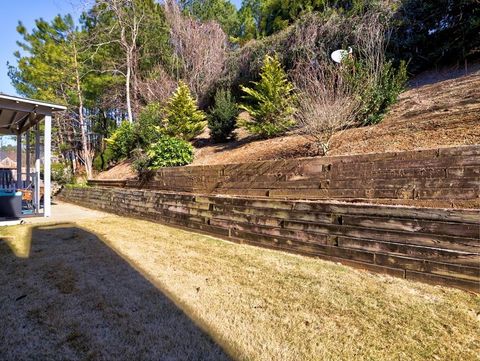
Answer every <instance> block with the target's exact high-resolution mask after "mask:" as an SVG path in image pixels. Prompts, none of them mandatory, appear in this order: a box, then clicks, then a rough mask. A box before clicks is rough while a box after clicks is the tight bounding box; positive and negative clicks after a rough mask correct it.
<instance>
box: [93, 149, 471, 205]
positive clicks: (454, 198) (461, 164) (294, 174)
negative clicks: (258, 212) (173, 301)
mask: <svg viewBox="0 0 480 361" xmlns="http://www.w3.org/2000/svg"><path fill="white" fill-rule="evenodd" d="M479 179H480V146H465V147H454V148H441V149H430V150H420V151H409V152H401V153H379V154H365V155H353V156H338V157H319V158H303V159H291V160H277V161H264V162H252V163H242V164H227V165H212V166H190V167H178V168H165V169H162V170H159V171H158V172H156V174H155V175H154V177H153V178H152V179H151V180H150V181H148V182H146V183H143V184H142V183H140V182H138V181H135V180H130V181H91V184H95V185H101V186H122V187H123V186H126V187H132V188H145V189H155V190H165V191H174V192H179V191H180V192H189V193H201V194H226V195H240V196H254V197H269V198H277V199H279V198H283V199H341V200H368V201H369V202H373V203H386V204H391V203H394V204H406V205H421V206H433V207H460V208H474V207H477V208H478V206H479V205H480V182H479Z"/></svg>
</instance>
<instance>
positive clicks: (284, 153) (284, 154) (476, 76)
mask: <svg viewBox="0 0 480 361" xmlns="http://www.w3.org/2000/svg"><path fill="white" fill-rule="evenodd" d="M479 68H480V66H476V67H473V68H472V69H473V70H472V71H471V73H470V74H468V75H465V76H458V72H457V71H454V72H447V73H446V74H440V73H438V72H429V73H425V74H422V75H421V76H418V77H416V78H415V79H413V80H412V83H414V85H415V87H412V88H411V89H408V90H406V91H405V92H403V93H402V94H401V95H400V97H399V101H398V103H397V104H395V105H394V106H393V107H392V109H391V110H390V112H388V113H387V115H386V117H385V119H384V120H383V121H382V122H381V123H379V124H376V125H372V126H368V127H362V128H355V129H348V130H345V131H342V132H338V133H336V134H335V135H334V136H333V140H332V145H331V150H330V153H329V154H330V155H346V154H362V153H370V152H392V151H405V150H414V149H422V148H436V147H443V146H458V145H471V144H479V143H480V95H479V93H478V89H479V88H480V69H479ZM450 76H458V77H455V78H453V79H450V78H449V77H450ZM439 77H440V80H438V79H439ZM445 77H447V78H449V79H447V80H441V79H442V78H445ZM432 81H436V82H434V83H427V84H425V85H417V84H419V83H420V84H422V83H425V82H432ZM242 134H243V136H242V135H241V134H240V135H239V137H238V140H237V141H234V142H230V143H227V144H214V143H210V142H209V141H208V134H203V135H201V136H200V137H198V139H197V142H196V143H197V148H196V149H195V160H194V162H193V165H208V164H227V163H239V162H248V161H256V160H270V159H286V158H296V157H308V156H315V155H318V150H317V149H315V148H314V147H313V148H312V143H311V141H310V140H309V139H308V138H305V137H303V136H301V135H295V134H292V135H287V136H284V137H278V138H273V139H267V140H252V137H251V136H249V135H248V134H245V132H243V133H242ZM129 164H130V163H129V162H127V163H125V162H123V163H121V164H120V165H118V166H115V167H113V168H111V169H110V170H108V171H105V172H102V173H100V174H99V175H98V176H97V177H98V178H99V179H122V178H131V177H134V176H135V172H134V171H133V169H131V167H130V166H129Z"/></svg>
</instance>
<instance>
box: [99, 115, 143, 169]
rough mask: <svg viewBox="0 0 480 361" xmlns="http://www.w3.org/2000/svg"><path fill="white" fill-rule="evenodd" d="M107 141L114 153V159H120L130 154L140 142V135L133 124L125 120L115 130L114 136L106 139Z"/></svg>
mask: <svg viewBox="0 0 480 361" xmlns="http://www.w3.org/2000/svg"><path fill="white" fill-rule="evenodd" d="M106 142H107V147H108V148H109V149H110V151H111V153H112V159H113V160H115V161H118V160H120V159H124V158H128V157H129V156H130V153H131V152H132V150H134V149H135V148H136V145H137V143H138V135H137V134H136V132H135V128H134V126H133V124H131V123H129V122H127V121H124V122H122V124H121V125H120V126H119V127H118V128H117V129H116V130H115V131H114V132H113V134H112V136H111V137H110V138H107V139H106Z"/></svg>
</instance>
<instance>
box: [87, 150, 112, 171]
mask: <svg viewBox="0 0 480 361" xmlns="http://www.w3.org/2000/svg"><path fill="white" fill-rule="evenodd" d="M113 161H114V159H113V152H112V150H111V149H110V147H106V148H105V150H104V151H102V152H101V153H99V154H98V155H97V156H96V157H95V158H94V159H93V164H92V165H93V168H94V169H95V170H97V171H103V170H106V169H107V168H108V166H109V165H110V164H111V163H112V162H113Z"/></svg>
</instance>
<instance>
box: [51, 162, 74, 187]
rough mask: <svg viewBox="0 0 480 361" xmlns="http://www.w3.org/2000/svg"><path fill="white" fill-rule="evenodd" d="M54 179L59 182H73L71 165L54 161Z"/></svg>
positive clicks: (52, 168)
mask: <svg viewBox="0 0 480 361" xmlns="http://www.w3.org/2000/svg"><path fill="white" fill-rule="evenodd" d="M51 174H52V181H54V182H57V183H58V184H62V185H65V184H70V183H72V182H73V173H72V169H71V168H70V166H68V165H67V164H64V163H52V165H51Z"/></svg>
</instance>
